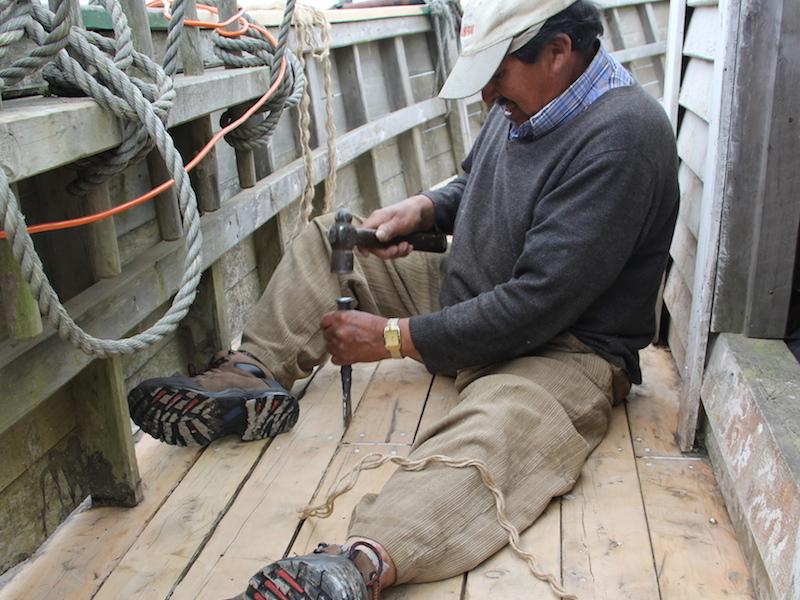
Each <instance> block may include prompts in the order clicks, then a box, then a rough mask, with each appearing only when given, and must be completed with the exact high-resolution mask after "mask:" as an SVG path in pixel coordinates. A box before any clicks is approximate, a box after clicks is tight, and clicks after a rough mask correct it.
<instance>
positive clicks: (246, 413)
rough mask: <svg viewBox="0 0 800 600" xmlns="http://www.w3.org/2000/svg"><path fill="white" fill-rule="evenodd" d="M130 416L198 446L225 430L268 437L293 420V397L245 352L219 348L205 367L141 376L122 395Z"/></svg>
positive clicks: (161, 435) (157, 433)
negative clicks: (183, 372) (187, 372)
mask: <svg viewBox="0 0 800 600" xmlns="http://www.w3.org/2000/svg"><path fill="white" fill-rule="evenodd" d="M128 406H129V407H130V413H131V419H133V422H134V423H136V424H137V425H139V427H141V428H142V430H143V431H145V432H147V433H149V434H150V435H152V436H153V437H154V438H157V439H159V440H161V441H163V442H166V443H167V444H174V445H178V446H189V445H200V446H204V445H206V444H208V443H209V442H210V441H211V440H215V439H217V438H219V437H222V436H225V435H228V434H232V433H235V434H238V435H240V436H241V438H242V440H243V441H249V440H258V439H262V438H268V437H274V436H276V435H278V434H279V433H283V432H284V431H288V430H289V429H291V428H292V426H293V425H294V424H295V423H296V422H297V416H298V414H299V412H300V408H299V406H298V404H297V400H295V398H294V397H292V395H291V394H289V392H287V391H286V390H285V389H284V388H283V387H281V385H280V384H279V383H278V382H277V381H275V380H273V379H271V378H270V377H269V376H268V375H267V372H266V370H265V368H264V366H263V365H262V364H261V363H260V362H259V361H258V360H256V358H255V357H254V356H252V355H250V354H249V353H245V352H232V351H229V352H220V353H218V354H216V355H215V356H214V357H213V358H212V359H211V362H210V363H209V365H208V367H207V368H206V370H205V371H203V372H201V373H199V374H197V375H194V376H192V377H186V376H183V375H175V376H173V377H160V378H156V379H147V380H146V381H143V382H142V383H140V384H139V385H137V386H136V387H135V388H133V389H132V390H131V391H130V393H129V394H128Z"/></svg>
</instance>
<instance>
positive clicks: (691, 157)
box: [678, 110, 709, 181]
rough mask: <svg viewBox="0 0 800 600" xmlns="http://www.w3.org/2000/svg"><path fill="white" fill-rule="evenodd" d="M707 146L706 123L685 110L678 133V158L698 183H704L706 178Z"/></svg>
mask: <svg viewBox="0 0 800 600" xmlns="http://www.w3.org/2000/svg"><path fill="white" fill-rule="evenodd" d="M708 144H709V131H708V123H706V122H705V121H703V119H701V118H700V117H698V116H697V115H696V114H694V113H693V112H691V111H688V110H687V111H686V112H685V113H684V114H683V120H682V121H681V127H680V131H679V132H678V156H679V157H680V158H681V160H682V161H683V162H685V163H686V165H687V166H688V167H689V168H690V169H691V170H692V172H693V173H694V174H695V175H696V176H697V178H698V179H699V180H700V181H704V177H707V174H706V162H707V160H708V159H707V152H708Z"/></svg>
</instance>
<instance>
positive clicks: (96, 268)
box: [83, 183, 122, 279]
mask: <svg viewBox="0 0 800 600" xmlns="http://www.w3.org/2000/svg"><path fill="white" fill-rule="evenodd" d="M83 205H84V207H85V209H86V214H89V215H92V214H95V213H99V212H103V211H106V210H108V209H109V208H111V197H110V195H109V190H108V183H103V184H101V185H99V186H97V187H96V188H94V189H93V190H90V191H89V192H88V193H87V194H86V196H85V197H84V199H83ZM86 242H87V246H88V251H89V262H90V263H91V265H92V274H93V275H94V277H95V279H103V278H107V277H116V276H117V275H119V274H120V272H121V271H122V263H121V260H120V255H119V245H118V243H117V231H116V227H115V225H114V218H113V217H112V218H110V219H103V220H102V221H97V222H95V223H90V224H89V225H88V226H87V227H86Z"/></svg>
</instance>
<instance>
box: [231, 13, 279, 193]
mask: <svg viewBox="0 0 800 600" xmlns="http://www.w3.org/2000/svg"><path fill="white" fill-rule="evenodd" d="M235 13H236V0H220V2H219V18H220V20H221V21H224V20H225V19H227V18H228V17H230V16H232V15H234V14H235ZM238 27H239V25H238V24H237V23H231V24H230V25H228V27H226V29H227V30H228V31H236V30H237V29H238ZM275 68H278V66H277V65H275ZM249 106H250V105H249V104H243V105H241V106H238V107H235V108H232V109H231V114H232V115H233V117H234V119H236V118H238V117H239V116H241V115H243V114H244V113H245V112H246V111H247V109H248V108H249ZM261 120H262V117H261V116H256V115H254V116H253V117H251V118H250V119H249V120H248V123H250V122H255V123H259V122H261ZM236 170H237V171H238V173H239V185H240V186H242V187H243V188H251V187H253V186H255V184H256V181H258V179H257V178H256V162H255V157H254V156H253V151H252V150H238V149H237V150H236Z"/></svg>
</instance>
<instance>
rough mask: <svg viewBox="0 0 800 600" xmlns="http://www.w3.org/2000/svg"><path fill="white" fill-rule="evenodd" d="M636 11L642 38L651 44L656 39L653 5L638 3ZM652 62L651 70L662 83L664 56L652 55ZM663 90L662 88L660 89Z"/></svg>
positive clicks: (662, 83) (655, 20)
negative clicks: (642, 33) (640, 25)
mask: <svg viewBox="0 0 800 600" xmlns="http://www.w3.org/2000/svg"><path fill="white" fill-rule="evenodd" d="M636 11H637V12H638V13H639V21H640V22H641V24H642V31H643V32H644V40H645V42H647V43H648V44H652V43H654V42H657V41H658V35H657V33H658V32H657V23H658V21H657V19H656V14H655V10H653V5H652V4H650V3H649V2H648V3H647V4H639V5H638V6H637V7H636ZM651 60H652V62H653V70H654V71H655V73H656V77H657V78H658V80H659V81H660V82H661V85H662V86H663V85H664V58H663V57H661V56H654V57H652V59H651ZM662 92H663V90H662Z"/></svg>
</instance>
